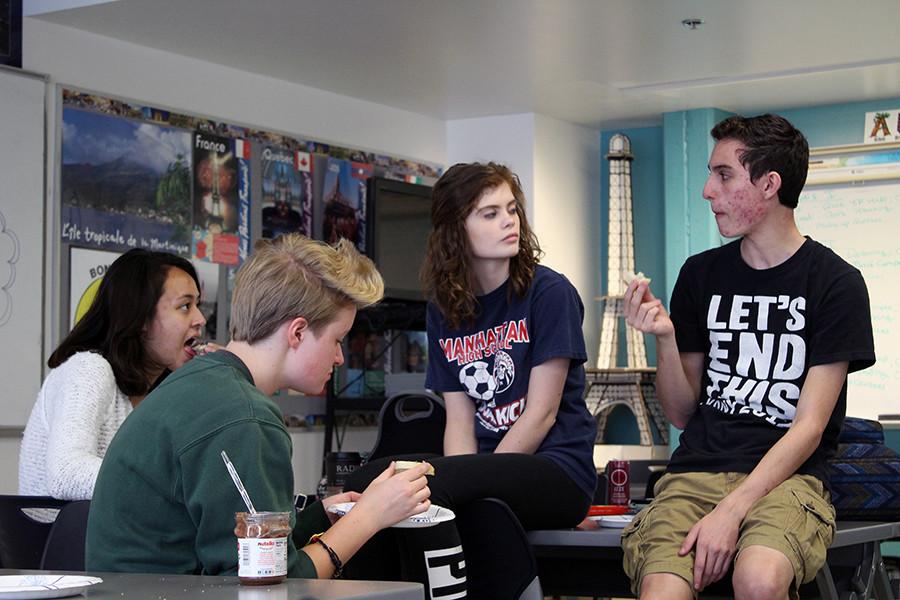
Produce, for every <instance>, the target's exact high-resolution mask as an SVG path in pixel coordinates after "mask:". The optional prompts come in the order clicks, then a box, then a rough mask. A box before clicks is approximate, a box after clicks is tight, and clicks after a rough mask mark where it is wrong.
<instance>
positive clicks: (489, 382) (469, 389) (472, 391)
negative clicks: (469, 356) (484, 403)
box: [459, 360, 497, 400]
mask: <svg viewBox="0 0 900 600" xmlns="http://www.w3.org/2000/svg"><path fill="white" fill-rule="evenodd" d="M459 382H460V383H461V384H463V387H465V388H466V393H467V394H469V395H470V396H472V397H473V398H477V399H479V400H491V399H492V398H493V397H494V392H495V391H497V382H496V380H494V376H493V375H491V372H490V371H489V370H488V364H487V363H486V362H484V361H481V360H477V361H475V362H471V363H469V364H467V365H465V366H463V368H462V369H460V370H459Z"/></svg>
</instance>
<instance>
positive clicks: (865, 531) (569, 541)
mask: <svg viewBox="0 0 900 600" xmlns="http://www.w3.org/2000/svg"><path fill="white" fill-rule="evenodd" d="M621 536H622V530H621V529H613V528H605V527H598V528H597V529H592V530H581V529H546V530H537V531H529V532H528V541H530V542H531V544H532V545H534V546H580V547H596V548H603V547H606V548H614V547H616V546H618V545H619V538H620V537H621ZM897 536H900V523H881V522H872V521H839V522H838V524H837V534H836V535H835V536H834V541H833V542H832V543H831V547H832V548H839V547H841V546H852V545H854V544H861V543H864V542H871V541H878V540H887V539H891V538H892V537H897Z"/></svg>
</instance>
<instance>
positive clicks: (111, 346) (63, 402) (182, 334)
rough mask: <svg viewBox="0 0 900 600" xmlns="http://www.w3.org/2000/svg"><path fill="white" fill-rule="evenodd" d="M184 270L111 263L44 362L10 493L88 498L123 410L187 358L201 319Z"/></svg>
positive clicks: (146, 259)
mask: <svg viewBox="0 0 900 600" xmlns="http://www.w3.org/2000/svg"><path fill="white" fill-rule="evenodd" d="M199 302H200V282H199V280H198V279H197V273H196V271H195V270H194V267H193V265H191V263H190V262H189V261H187V260H185V259H183V258H181V257H180V256H176V255H174V254H168V253H165V252H151V251H148V250H140V249H136V250H130V251H128V252H126V253H125V254H123V255H122V256H120V257H119V258H118V259H116V261H115V262H113V263H112V265H110V267H109V269H108V271H107V272H106V274H105V276H104V277H103V281H102V282H101V284H100V288H99V290H98V291H97V296H96V298H95V299H94V302H93V304H91V307H90V309H89V310H88V311H87V313H85V315H84V317H82V318H81V320H80V321H79V322H78V323H77V324H76V325H75V327H74V329H72V331H71V332H70V333H69V335H68V336H66V338H65V339H64V340H63V341H62V343H60V345H59V347H57V348H56V350H55V351H54V352H53V354H52V355H51V356H50V360H49V361H48V362H47V364H48V366H49V367H50V368H51V369H52V370H51V371H50V373H49V375H47V379H46V380H45V381H44V384H43V386H42V387H41V391H40V393H39V394H38V397H37V402H36V403H35V405H34V409H32V411H31V417H30V418H29V419H28V425H27V426H26V427H25V434H24V436H23V438H22V448H21V452H20V454H19V493H20V494H24V495H35V496H53V497H55V498H60V499H63V500H85V499H90V497H91V495H92V493H93V490H94V481H95V480H96V478H97V472H98V471H99V470H100V463H101V461H102V459H103V456H104V454H106V448H107V447H108V446H109V443H110V441H112V438H113V436H114V435H115V433H116V431H117V430H118V429H119V426H120V425H121V424H122V421H124V420H125V417H127V416H128V415H129V414H130V413H131V411H132V410H133V409H134V407H136V406H137V405H138V403H139V402H140V401H141V400H142V399H143V398H144V396H146V395H147V393H148V392H149V391H150V389H152V387H153V386H154V384H155V383H156V382H157V381H158V380H161V379H162V377H164V375H165V374H166V373H168V372H169V371H171V370H174V369H177V368H178V367H180V366H181V365H182V364H184V363H185V362H187V361H188V360H190V359H191V358H193V356H194V355H195V354H196V350H195V349H194V347H193V345H194V344H195V343H196V342H197V341H198V338H199V336H200V332H201V329H202V327H203V326H204V325H205V324H206V319H205V318H204V317H203V315H202V314H201V312H200V310H199V308H198V304H199Z"/></svg>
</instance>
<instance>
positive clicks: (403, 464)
mask: <svg viewBox="0 0 900 600" xmlns="http://www.w3.org/2000/svg"><path fill="white" fill-rule="evenodd" d="M423 462H425V461H416V460H398V461H394V473H399V472H400V471H406V470H407V469H412V468H413V467H416V466H418V465H421V464H422V463H423ZM425 474H426V475H434V467H433V466H432V465H428V470H427V471H425Z"/></svg>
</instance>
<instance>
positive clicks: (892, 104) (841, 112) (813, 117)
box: [768, 98, 900, 148]
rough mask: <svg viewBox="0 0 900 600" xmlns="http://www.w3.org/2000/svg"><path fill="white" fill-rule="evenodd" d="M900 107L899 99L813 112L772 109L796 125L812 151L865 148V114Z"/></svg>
mask: <svg viewBox="0 0 900 600" xmlns="http://www.w3.org/2000/svg"><path fill="white" fill-rule="evenodd" d="M898 107H900V98H886V99H884V100H872V101H869V102H850V103H847V104H831V105H828V106H815V107H810V108H791V109H777V108H776V109H773V110H771V111H768V112H774V113H777V114H779V115H781V116H783V117H784V118H785V119H787V120H788V121H790V122H791V123H793V124H794V127H796V128H797V129H799V130H800V131H802V132H803V134H804V135H805V136H806V139H807V140H809V147H810V148H819V147H821V146H841V145H845V144H862V143H863V136H864V132H865V122H866V113H867V112H875V111H878V110H891V109H896V108H898Z"/></svg>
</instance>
